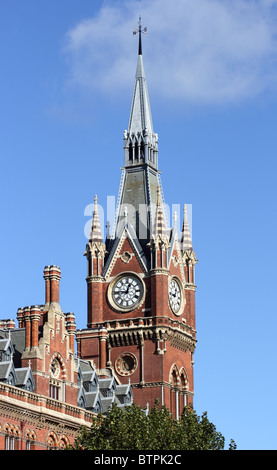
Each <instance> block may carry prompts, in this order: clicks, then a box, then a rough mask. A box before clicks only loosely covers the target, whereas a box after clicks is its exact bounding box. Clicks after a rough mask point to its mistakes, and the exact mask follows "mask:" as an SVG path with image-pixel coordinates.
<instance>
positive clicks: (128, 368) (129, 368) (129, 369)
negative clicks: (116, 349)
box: [115, 353, 137, 376]
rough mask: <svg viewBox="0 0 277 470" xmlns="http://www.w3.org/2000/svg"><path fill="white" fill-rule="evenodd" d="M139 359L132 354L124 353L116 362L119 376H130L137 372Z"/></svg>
mask: <svg viewBox="0 0 277 470" xmlns="http://www.w3.org/2000/svg"><path fill="white" fill-rule="evenodd" d="M136 368H137V358H136V356H134V354H131V353H122V354H120V355H119V356H118V358H117V359H116V361H115V370H116V372H117V373H118V374H119V375H124V376H128V375H131V374H133V373H134V372H135V370H136Z"/></svg>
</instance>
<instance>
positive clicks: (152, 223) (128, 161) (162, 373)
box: [76, 22, 197, 418]
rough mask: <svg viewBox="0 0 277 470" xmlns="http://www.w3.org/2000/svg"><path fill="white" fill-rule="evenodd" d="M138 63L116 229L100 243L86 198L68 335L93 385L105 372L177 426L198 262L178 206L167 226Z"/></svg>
mask: <svg viewBox="0 0 277 470" xmlns="http://www.w3.org/2000/svg"><path fill="white" fill-rule="evenodd" d="M145 30H146V29H144V30H143V29H142V27H141V23H140V22H139V28H138V30H137V31H136V32H138V34H139V50H138V52H139V53H138V62H137V69H136V75H135V83H134V90H133V98H132V104H131V112H130V118H129V125H128V130H126V131H124V167H123V169H122V177H121V182H120V189H119V194H118V204H117V208H116V217H115V224H114V228H113V232H112V233H109V232H108V233H107V236H106V239H105V240H104V238H103V235H102V231H101V226H100V221H99V215H98V201H97V198H95V201H94V212H93V217H92V225H91V231H90V236H89V240H88V242H87V245H86V251H85V256H86V258H87V265H88V270H87V279H86V280H87V328H86V329H82V330H79V331H77V332H76V339H77V347H78V355H79V357H80V358H82V359H85V360H91V361H92V362H93V363H94V365H95V366H96V368H97V370H98V374H99V375H100V376H101V374H102V375H104V374H105V373H107V370H110V371H111V372H113V373H114V374H115V375H116V377H117V379H118V380H119V382H120V383H122V384H125V383H128V382H130V383H131V385H132V388H133V396H134V402H135V403H137V404H138V405H140V406H142V407H145V406H147V405H149V406H150V407H151V406H153V405H154V403H155V400H159V402H160V404H162V405H165V406H166V407H167V408H169V409H170V411H171V412H172V414H173V416H175V417H176V418H178V417H179V416H180V414H181V412H182V409H183V407H184V406H185V405H187V404H189V403H192V400H193V394H194V388H193V353H194V350H195V346H196V330H195V289H196V286H195V280H194V268H195V264H196V262H197V260H196V257H195V253H194V250H193V247H192V242H191V236H190V229H189V224H188V218H187V213H186V207H184V217H183V226H182V230H181V234H180V237H179V235H178V232H177V227H176V224H174V226H173V227H168V225H167V222H166V217H165V210H164V203H163V193H162V186H161V178H160V171H159V169H158V135H157V134H156V133H155V132H154V130H153V123H152V115H151V109H150V102H149V96H148V90H147V83H146V78H145V72H144V65H143V59H142V47H141V35H142V33H143V32H144V31H145Z"/></svg>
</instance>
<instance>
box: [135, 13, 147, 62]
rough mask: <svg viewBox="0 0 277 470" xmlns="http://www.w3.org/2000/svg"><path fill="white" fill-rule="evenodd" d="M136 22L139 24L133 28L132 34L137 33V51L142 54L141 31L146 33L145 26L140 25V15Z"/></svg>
mask: <svg viewBox="0 0 277 470" xmlns="http://www.w3.org/2000/svg"><path fill="white" fill-rule="evenodd" d="M138 24H139V27H138V28H135V29H134V31H133V34H137V33H139V50H138V53H139V55H142V47H141V33H143V34H146V31H147V28H146V27H145V28H143V29H142V26H141V16H140V17H139V22H138Z"/></svg>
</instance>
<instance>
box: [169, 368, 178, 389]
mask: <svg viewBox="0 0 277 470" xmlns="http://www.w3.org/2000/svg"><path fill="white" fill-rule="evenodd" d="M169 383H170V385H171V386H172V387H179V386H180V374H179V369H178V367H177V365H176V364H172V366H171V369H170V372H169Z"/></svg>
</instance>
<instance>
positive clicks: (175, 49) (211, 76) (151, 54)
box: [64, 0, 277, 103]
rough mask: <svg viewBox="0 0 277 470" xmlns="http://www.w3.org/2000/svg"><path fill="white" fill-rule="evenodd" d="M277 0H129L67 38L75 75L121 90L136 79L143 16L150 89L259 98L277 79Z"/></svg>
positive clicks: (187, 95)
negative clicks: (137, 32) (137, 29)
mask: <svg viewBox="0 0 277 470" xmlns="http://www.w3.org/2000/svg"><path fill="white" fill-rule="evenodd" d="M276 13H277V1H276V0H233V1H230V0H171V1H170V2H169V1H168V0H124V1H116V2H115V1H113V2H105V3H103V6H102V8H101V9H100V10H99V11H98V14H97V15H95V16H93V17H92V18H88V19H87V20H85V21H83V22H81V23H80V24H78V25H77V26H76V27H75V28H73V29H72V30H71V31H69V32H68V34H67V36H66V45H65V49H64V50H65V52H66V56H67V60H68V64H69V67H70V81H71V84H73V85H78V86H84V87H87V88H89V89H91V90H93V91H96V92H98V91H99V90H102V91H103V92H105V93H113V94H114V93H117V92H118V91H119V90H120V92H121V91H122V89H124V88H125V87H126V86H127V87H128V89H129V88H130V83H132V80H133V78H134V72H135V64H136V48H137V39H136V40H135V39H133V38H132V30H133V28H134V27H135V26H137V23H138V17H139V15H141V16H142V23H143V26H144V25H146V26H147V27H148V33H147V36H148V37H146V38H145V39H144V40H143V54H144V62H145V68H146V74H147V77H149V79H148V84H149V85H150V88H151V89H152V90H151V93H152V91H153V90H154V91H156V92H157V93H159V94H163V95H164V96H168V97H170V98H176V99H178V100H186V101H194V102H199V103H203V102H206V103H215V102H219V103H220V102H228V101H234V100H239V99H244V98H247V97H251V96H255V95H257V94H259V93H262V92H264V91H267V90H271V89H272V88H274V87H275V85H276V82H277V65H276V59H277V39H276V25H277V23H276Z"/></svg>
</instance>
